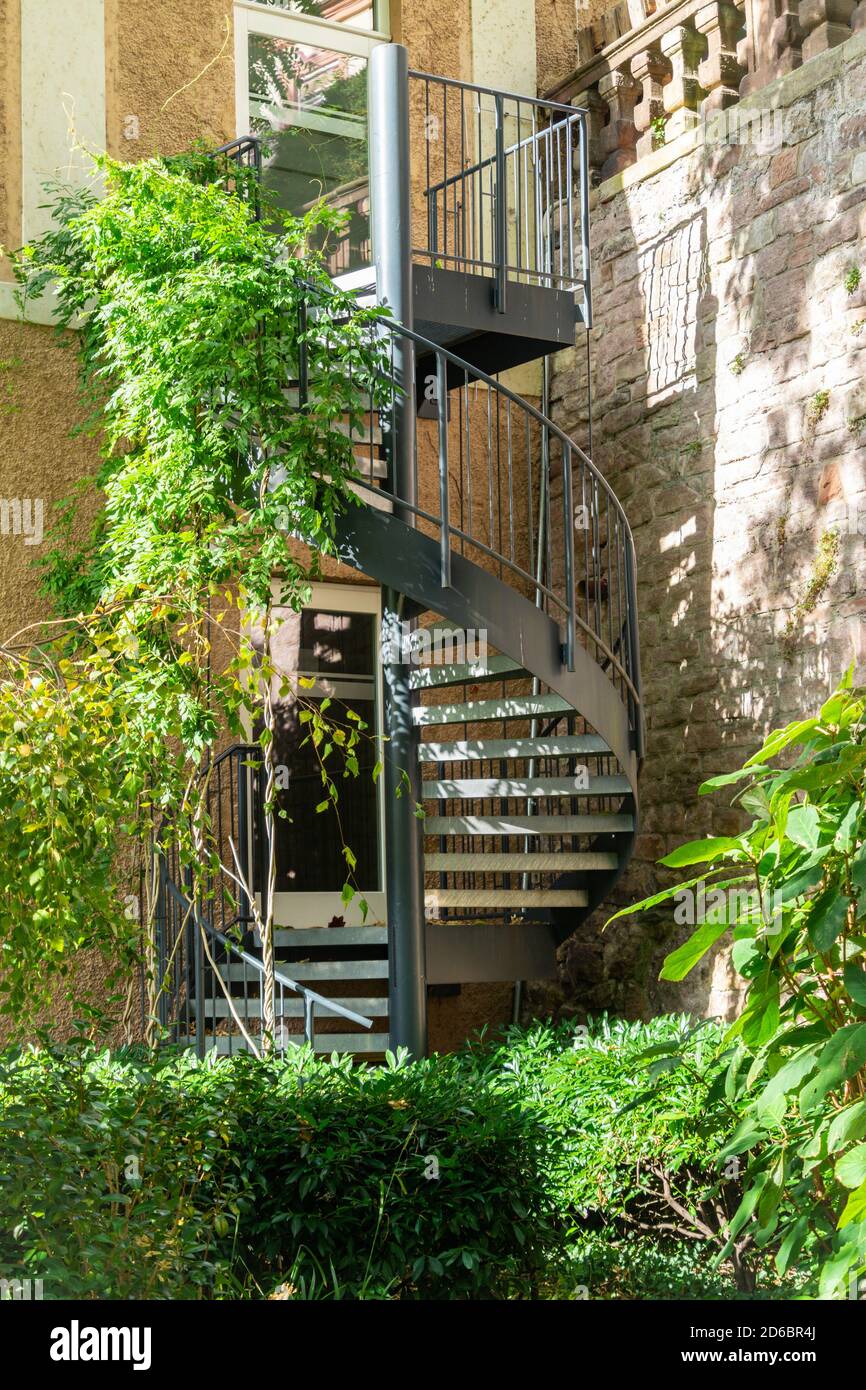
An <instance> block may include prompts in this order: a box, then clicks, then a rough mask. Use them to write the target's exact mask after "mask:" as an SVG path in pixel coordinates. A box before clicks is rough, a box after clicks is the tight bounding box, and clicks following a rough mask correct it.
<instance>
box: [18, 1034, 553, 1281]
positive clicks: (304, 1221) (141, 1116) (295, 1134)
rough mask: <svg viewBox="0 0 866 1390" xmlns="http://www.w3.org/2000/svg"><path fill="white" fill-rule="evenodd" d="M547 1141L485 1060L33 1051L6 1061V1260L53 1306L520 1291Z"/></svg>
mask: <svg viewBox="0 0 866 1390" xmlns="http://www.w3.org/2000/svg"><path fill="white" fill-rule="evenodd" d="M555 1147H556V1136H555V1133H554V1132H553V1131H552V1130H548V1129H546V1128H545V1127H544V1126H543V1125H542V1124H541V1123H540V1119H539V1115H538V1112H537V1109H536V1107H535V1106H534V1105H533V1104H532V1103H525V1102H524V1097H523V1092H522V1088H521V1086H520V1085H519V1084H516V1083H515V1078H514V1076H513V1074H509V1075H507V1076H503V1072H502V1067H501V1065H500V1061H499V1058H498V1056H497V1054H496V1053H493V1054H491V1053H484V1052H483V1051H470V1052H466V1053H464V1054H462V1055H457V1056H454V1057H442V1058H434V1059H430V1060H427V1061H420V1062H415V1063H413V1064H411V1065H409V1064H405V1063H401V1064H397V1063H394V1064H393V1065H391V1066H388V1067H381V1068H371V1069H365V1068H360V1067H353V1066H352V1065H351V1063H350V1062H349V1061H341V1062H337V1063H335V1064H333V1065H332V1064H331V1063H330V1062H327V1061H324V1060H320V1059H314V1058H312V1057H311V1056H310V1054H309V1053H303V1054H300V1055H299V1056H298V1057H297V1058H295V1059H293V1060H292V1061H290V1062H288V1063H281V1062H277V1061H264V1062H263V1061H259V1060H257V1059H254V1058H250V1057H246V1056H240V1057H235V1058H233V1059H223V1060H221V1061H218V1062H210V1063H198V1062H197V1061H196V1060H195V1059H194V1058H192V1057H190V1056H185V1057H180V1058H167V1059H156V1060H155V1061H154V1060H146V1059H142V1058H136V1057H135V1056H134V1055H129V1054H125V1055H116V1056H113V1057H112V1056H111V1055H109V1054H108V1053H96V1052H92V1051H86V1050H84V1051H81V1052H75V1051H70V1052H65V1053H56V1054H51V1053H48V1052H41V1053H37V1052H26V1053H23V1054H18V1055H15V1056H12V1057H9V1058H7V1059H6V1060H5V1062H4V1063H3V1065H2V1070H0V1148H2V1152H3V1155H4V1166H3V1173H2V1177H0V1270H2V1272H3V1276H4V1277H6V1278H15V1277H18V1278H23V1277H28V1276H29V1277H36V1278H42V1279H43V1282H44V1291H45V1296H46V1297H54V1298H57V1297H115V1298H117V1297H121V1298H129V1297H147V1298H154V1297H156V1298H160V1297H162V1298H180V1297H202V1296H204V1297H214V1296H217V1297H218V1296H220V1295H226V1294H229V1295H234V1296H238V1295H239V1294H241V1293H243V1292H247V1293H264V1294H268V1293H271V1292H273V1291H275V1290H278V1292H277V1296H283V1297H285V1296H293V1295H294V1296H310V1295H313V1296H318V1297H321V1296H343V1295H349V1296H353V1297H357V1296H371V1295H373V1294H377V1293H378V1294H381V1293H391V1294H397V1295H402V1296H409V1297H414V1296H419V1295H424V1296H427V1297H442V1296H448V1297H456V1298H460V1297H467V1296H473V1297H484V1296H502V1295H512V1296H514V1295H522V1294H528V1293H531V1292H532V1290H533V1289H534V1288H535V1286H536V1284H537V1281H538V1279H539V1276H540V1273H541V1271H542V1270H543V1268H544V1266H545V1265H546V1263H547V1262H548V1260H549V1259H551V1258H552V1257H553V1255H554V1253H555V1252H556V1251H557V1250H558V1249H559V1247H560V1243H561V1236H562V1230H563V1226H562V1223H561V1222H560V1221H559V1220H558V1217H557V1213H556V1210H555V1206H554V1201H553V1197H552V1194H551V1193H550V1191H549V1188H548V1184H547V1181H546V1174H547V1173H549V1172H551V1171H553V1170H554V1169H555V1168H556V1166H557V1161H556V1156H555V1153H554V1150H555Z"/></svg>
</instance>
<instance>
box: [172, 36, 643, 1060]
mask: <svg viewBox="0 0 866 1390" xmlns="http://www.w3.org/2000/svg"><path fill="white" fill-rule="evenodd" d="M383 47H385V46H383ZM387 47H388V48H389V49H392V50H393V49H394V48H395V47H396V46H393V45H389V46H387ZM390 60H393V53H392V54H391V55H390ZM380 66H381V65H380ZM373 67H374V77H375V71H376V65H375V64H374V65H373ZM395 74H396V76H395ZM380 76H381V74H380ZM390 78H391V88H390V90H391V93H392V98H391V99H392V102H395V103H396V104H397V107H398V109H397V110H396V111H395V110H393V109H392V110H390V112H389V109H388V106H387V101H384V102H383V101H382V100H380V102H379V107H380V114H379V117H378V119H379V121H380V129H379V131H378V138H380V139H381V140H382V141H385V142H387V140H388V139H390V138H391V137H390V135H389V133H388V132H389V131H390V130H391V129H392V128H393V125H394V123H396V124H397V125H398V126H399V124H400V119H401V112H400V109H399V107H400V103H401V100H402V101H403V102H404V103H405V114H406V116H407V118H409V119H412V120H416V121H423V122H424V123H425V128H426V129H428V130H429V128H430V120H431V114H432V115H433V116H434V117H435V118H436V119H437V121H438V126H439V129H440V130H442V129H443V127H444V131H445V132H449V131H450V132H451V133H450V134H447V133H446V134H445V135H444V136H443V138H442V139H441V140H440V142H439V145H438V147H434V145H433V143H432V142H431V141H429V140H428V141H427V143H426V147H425V146H424V145H419V143H418V142H417V141H416V142H415V143H414V144H412V143H411V141H410V143H409V146H408V148H412V149H417V148H425V165H426V167H425V168H424V170H423V171H417V170H416V171H415V173H416V175H417V174H419V173H420V172H423V186H422V187H421V190H420V199H419V196H417V192H416V194H415V195H413V199H414V203H415V204H416V206H414V207H411V206H410V209H409V214H410V220H411V224H412V231H413V238H412V239H413V243H414V244H413V245H412V246H411V251H410V252H407V247H406V244H405V241H404V246H403V252H402V254H403V257H404V262H405V263H404V265H403V270H404V272H407V277H406V279H405V280H404V284H407V285H408V294H409V295H410V296H411V311H410V312H407V309H406V305H405V304H404V306H403V309H404V313H403V317H404V319H405V318H409V317H410V316H411V318H412V319H413V320H414V325H415V326H414V327H411V326H409V323H407V322H405V321H403V322H398V321H393V320H390V319H383V320H382V321H381V322H379V323H377V324H374V325H372V326H371V329H370V331H371V334H378V335H380V337H382V338H384V340H385V342H386V356H387V359H388V361H389V363H390V368H389V374H388V389H387V390H386V393H385V399H383V396H382V391H381V383H380V384H379V386H378V387H377V390H376V392H375V394H374V393H373V391H372V390H370V388H369V384H368V383H363V382H360V381H359V383H358V392H359V395H362V394H363V392H364V391H365V390H366V391H368V392H369V399H368V400H367V401H366V403H365V404H363V408H362V409H361V410H360V414H361V415H362V416H363V418H364V420H365V422H366V423H365V426H364V427H363V428H362V429H358V428H357V424H356V426H355V428H354V429H352V430H351V433H352V447H353V451H354V459H355V469H356V471H355V474H354V476H353V478H352V480H351V486H352V489H353V491H355V492H356V493H357V494H358V496H359V498H360V499H361V500H362V502H363V505H360V506H351V507H348V508H347V509H346V511H345V512H344V514H343V516H342V517H341V519H340V522H339V545H340V553H341V557H342V559H343V561H344V562H345V563H346V564H348V565H351V566H353V567H354V568H355V569H356V570H358V571H360V572H362V573H363V574H364V575H367V576H369V577H372V578H373V579H375V580H376V581H377V582H378V583H379V584H380V585H382V586H383V591H384V592H387V593H391V594H398V595H399V596H400V599H399V618H400V630H399V634H398V639H399V641H398V645H399V643H402V644H403V645H402V646H401V647H400V649H399V651H398V654H397V657H396V659H395V660H394V661H393V664H392V665H391V666H390V667H389V666H388V665H387V664H386V666H385V675H386V680H387V678H388V671H389V670H390V671H391V672H392V673H393V672H394V671H395V670H396V671H398V674H397V675H396V676H395V680H398V681H402V682H403V686H402V690H403V697H404V699H406V700H408V704H409V710H408V721H409V723H410V725H411V729H410V731H409V734H408V738H409V740H410V742H409V744H408V745H407V746H409V747H411V758H412V760H413V767H412V775H413V778H414V779H415V787H416V792H417V795H418V796H419V797H420V800H421V802H422V804H423V806H424V810H425V813H426V814H425V818H424V820H423V824H421V826H420V829H418V822H417V821H416V822H415V826H416V830H417V833H418V834H421V835H423V854H424V859H423V873H424V899H423V901H424V908H423V912H424V918H425V920H424V923H423V925H422V926H421V927H420V932H421V935H422V937H423V948H424V954H425V956H426V983H427V984H430V985H443V986H445V985H447V986H459V985H462V984H466V983H470V982H480V981H487V982H492V981H518V980H524V979H533V978H545V977H550V976H551V975H552V974H553V973H554V954H555V951H556V947H557V946H558V945H559V944H560V943H561V942H562V941H563V940H564V939H565V938H566V937H567V936H568V935H570V934H571V933H572V932H573V931H574V930H575V929H576V928H577V926H578V925H579V924H580V923H581V922H582V921H583V920H584V919H585V918H586V916H587V915H588V914H589V913H591V912H592V911H593V909H594V908H595V907H596V906H597V905H598V904H599V903H600V902H602V901H603V900H604V899H605V898H606V897H608V895H609V894H610V891H611V888H612V886H613V884H614V883H615V881H616V879H617V877H618V875H619V874H620V873H621V872H622V870H623V868H624V866H625V864H626V863H627V861H628V859H629V856H630V854H631V852H632V846H633V842H634V837H635V832H636V828H637V817H638V772H639V767H640V763H641V759H642V753H643V714H642V708H641V694H640V662H639V648H638V631H637V610H636V602H635V558H634V548H633V543H632V538H631V532H630V529H629V525H628V521H627V519H626V517H625V514H624V512H623V510H622V508H621V506H620V505H619V503H618V501H617V499H616V497H615V496H614V495H613V493H612V492H611V490H610V488H609V487H608V485H607V483H606V482H605V480H604V478H603V477H602V476H601V474H600V473H599V472H598V470H597V469H596V468H595V467H594V466H593V464H592V462H591V460H590V459H589V458H588V457H587V456H586V454H585V453H584V452H583V450H582V449H581V448H580V447H579V446H578V444H577V443H576V442H575V441H574V440H572V439H570V438H569V437H568V435H567V434H565V433H564V432H563V431H562V430H561V429H560V428H559V427H558V426H557V425H555V424H554V423H553V422H552V421H551V420H550V419H549V417H548V415H547V414H546V413H545V410H544V389H543V372H542V369H541V363H542V360H543V359H544V358H545V357H546V356H547V355H548V354H549V353H551V352H553V351H556V350H558V349H561V348H563V347H568V346H571V345H573V344H574V342H575V337H576V333H577V331H578V328H579V326H580V325H581V324H583V325H588V324H589V322H590V315H591V297H590V285H589V249H588V248H589V237H588V183H587V178H588V174H587V160H586V148H587V146H586V125H585V118H584V114H583V113H582V112H580V111H576V110H574V109H572V108H568V107H557V106H555V105H554V104H552V103H549V102H543V101H537V100H531V99H529V98H524V97H518V96H515V95H512V94H508V93H503V92H495V91H490V90H489V89H484V88H479V87H472V86H471V85H469V84H465V83H458V82H452V81H450V80H448V79H442V78H436V77H431V76H429V75H426V74H417V73H409V74H406V73H405V71H404V72H403V73H402V74H401V71H400V66H399V62H398V63H397V66H396V67H394V66H393V62H392V69H391V73H390ZM395 81H396V83H397V87H396V88H395V86H394V82H395ZM387 89H388V84H387V82H386V81H384V80H383V81H382V90H383V91H386V92H387ZM395 91H396V96H394V95H393V93H394V92H395ZM372 118H373V120H374V122H375V119H376V112H375V106H374V108H373V117H372ZM407 124H408V121H407ZM376 140H377V132H376V130H375V129H374V131H373V132H372V133H371V144H372V145H373V147H374V148H375V144H376ZM224 153H225V155H226V157H227V158H228V159H229V160H233V161H237V162H238V163H246V164H250V163H252V164H253V165H255V164H256V163H260V158H261V156H260V152H259V150H258V148H257V145H256V142H255V141H254V140H253V139H251V138H250V139H247V140H242V141H237V142H234V143H233V144H232V145H231V146H227V147H225V151H224ZM398 154H399V150H398ZM401 158H405V150H404V151H403V155H402V156H401ZM382 162H383V163H386V162H387V161H384V160H383V161H382ZM386 175H387V171H386ZM403 179H404V182H405V165H404V169H403ZM413 187H414V185H413ZM397 194H399V190H397V193H396V194H395V196H397ZM376 196H377V186H376V183H375V178H374V185H373V209H374V218H375V216H376V210H377V203H376ZM419 201H420V208H419V206H418V204H419ZM387 215H388V213H387V210H383V209H381V208H380V216H381V221H380V222H379V223H378V224H377V223H376V222H374V234H375V228H376V226H377V225H378V226H379V227H380V228H381V227H382V226H383V225H384V221H385V218H386V216H387ZM405 230H406V229H405V227H404V228H403V233H404V234H405ZM379 235H380V238H382V237H384V235H385V234H384V233H382V232H381V231H380V233H379ZM383 264H384V262H382V261H381V260H380V261H377V268H376V270H375V271H371V272H369V273H368V274H367V275H366V276H361V277H358V276H355V284H356V286H357V288H358V292H359V294H360V295H366V296H368V298H369V297H370V296H371V295H372V294H376V293H377V294H378V296H379V298H380V299H386V300H387V299H388V296H387V294H386V293H384V291H385V288H386V286H385V285H384V284H383V280H384V279H385V278H386V272H383V268H382V267H383ZM391 264H392V266H393V264H394V259H393V256H392V262H391ZM410 267H411V278H409V276H408V272H409V270H410ZM377 277H378V281H377ZM308 311H309V313H310V315H311V319H312V321H313V322H314V321H315V303H314V302H311V304H310V306H309V310H308ZM533 363H535V364H536V368H535V371H534V373H533V371H532V369H531V364H533ZM518 368H519V369H520V371H521V373H522V376H523V379H524V380H525V382H527V383H528V386H527V385H524V387H523V389H524V391H525V392H526V394H525V395H520V394H518V393H517V391H516V390H515V389H514V387H513V385H509V384H508V380H505V379H503V377H502V373H503V372H506V373H512V375H511V376H510V378H509V379H510V381H511V382H512V383H513V382H514V381H515V377H514V376H513V372H514V369H518ZM314 390H315V383H311V382H309V381H308V380H306V379H305V378H304V374H303V371H302V370H301V369H300V368H299V371H298V373H297V376H296V379H295V380H294V381H293V382H291V383H290V386H289V391H288V398H289V402H290V404H289V407H288V408H299V409H300V408H303V405H304V400H305V398H306V396H307V395H308V393H309V392H310V391H314ZM530 395H531V396H534V397H536V399H531V398H530ZM339 427H340V428H344V429H346V428H349V427H348V426H347V425H345V424H343V425H341V426H339ZM470 634H471V637H470V636H469V635H470ZM461 641H462V643H463V649H462V650H461ZM443 652H444V653H445V657H444V659H443V658H442V653H443ZM425 653H428V654H429V653H434V654H435V656H436V657H438V658H439V659H433V660H427V661H425V660H424V659H423V657H424V655H425ZM401 672H402V674H400V673H401ZM211 787H212V796H213V812H212V814H213V819H214V823H215V824H216V825H217V838H218V841H220V842H221V843H222V842H225V841H226V839H227V838H228V837H229V836H230V835H231V837H232V843H233V845H234V846H236V847H237V850H236V852H237V853H238V854H239V855H240V859H241V862H243V863H245V864H246V866H247V867H248V874H249V877H248V881H249V882H251V883H252V884H253V885H255V884H256V883H260V882H262V881H263V875H264V867H263V864H262V862H261V861H262V855H263V849H262V846H263V844H264V836H263V833H262V830H261V803H262V789H261V773H260V770H259V768H258V764H257V761H256V749H255V748H245V747H237V748H233V749H230V750H227V752H226V753H224V754H223V755H222V757H221V758H220V759H218V760H217V762H216V764H215V766H214V768H213V769H212V777H211ZM406 814H409V815H411V808H407V811H406ZM257 827H258V828H257ZM408 833H410V834H411V833H412V831H411V829H410V831H409V832H408ZM385 852H386V855H387V854H389V853H394V852H395V850H394V846H393V845H391V844H389V842H388V840H387V839H386V846H385ZM397 868H399V866H397ZM180 877H181V876H180V875H179V871H178V870H177V869H176V867H175V866H172V864H171V863H170V862H169V860H168V859H167V858H166V857H163V859H162V861H161V865H160V903H159V910H158V920H159V925H160V942H161V944H160V948H159V949H160V955H161V962H160V969H161V970H162V969H163V968H164V970H165V977H166V978H167V979H170V980H171V982H172V984H171V988H170V989H169V990H167V991H166V997H165V1000H164V1003H163V1005H162V1008H163V1013H164V1018H163V1021H164V1023H165V1025H166V1027H167V1029H168V1031H169V1032H170V1034H171V1036H172V1037H173V1038H174V1039H175V1040H176V1041H179V1042H182V1043H186V1044H190V1045H195V1046H196V1047H197V1048H198V1050H199V1051H200V1052H204V1051H207V1050H209V1049H211V1048H215V1049H217V1050H218V1051H220V1052H232V1051H234V1050H236V1049H237V1048H239V1047H244V1046H249V1045H252V1039H253V1038H254V1036H255V1034H256V1032H257V1031H259V1030H260V1020H261V996H262V971H261V960H260V950H259V946H260V943H259V942H258V941H257V939H256V935H255V931H254V929H253V924H252V916H251V913H250V911H249V904H248V903H247V904H246V905H245V903H244V901H243V895H241V901H240V902H239V903H238V902H236V901H234V900H231V899H229V898H227V896H226V894H225V891H224V890H222V889H220V890H217V891H216V892H215V893H214V894H213V895H212V900H211V901H210V902H209V904H208V906H207V908H206V910H204V919H203V920H202V921H201V922H200V924H199V925H200V926H201V927H202V931H201V932H196V933H193V934H190V930H189V921H190V912H191V911H192V908H191V904H190V903H189V900H188V898H187V897H186V896H185V893H184V888H183V883H182V881H179V878H180ZM389 901H390V900H389ZM193 915H194V914H193ZM238 927H240V930H241V932H242V933H243V938H242V944H240V945H239V944H238V941H239V940H240V939H241V938H240V937H239V935H238ZM394 931H395V928H394V925H393V923H392V924H391V927H390V931H389V927H388V926H385V925H382V924H371V925H365V926H347V927H340V926H331V927H328V926H326V924H325V923H324V922H323V923H321V925H320V926H318V927H316V928H314V929H307V930H304V931H300V930H293V929H291V928H290V927H286V928H284V929H281V930H280V931H278V932H277V933H276V943H275V944H276V948H277V954H278V957H279V969H278V976H277V994H278V997H277V1009H276V1012H277V1019H278V1022H279V1023H280V1025H281V1029H282V1035H283V1042H282V1045H288V1044H289V1043H291V1042H293V1041H294V1042H296V1041H298V1040H299V1039H300V1037H301V1036H306V1037H307V1039H308V1040H309V1041H310V1042H312V1044H313V1046H314V1047H315V1048H316V1050H318V1051H323V1052H331V1051H337V1052H350V1053H354V1054H358V1055H363V1056H366V1057H368V1058H371V1057H374V1056H376V1055H379V1054H381V1053H383V1052H384V1051H385V1050H386V1049H387V1048H388V1047H389V1046H390V1045H391V1044H392V1043H393V1042H394V1038H393V1036H392V1033H391V1030H390V1024H389V1018H390V1016H391V1013H392V1011H393V1000H394V991H395V966H394V958H393V957H394V943H395V937H394ZM202 941H204V943H205V946H204V947H203V946H202ZM208 942H209V948H208V947H207V943H208ZM423 984H424V981H423V980H422V981H421V987H422V988H423Z"/></svg>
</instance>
